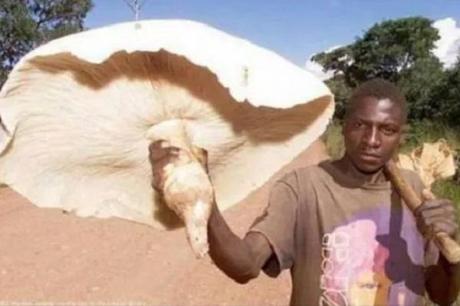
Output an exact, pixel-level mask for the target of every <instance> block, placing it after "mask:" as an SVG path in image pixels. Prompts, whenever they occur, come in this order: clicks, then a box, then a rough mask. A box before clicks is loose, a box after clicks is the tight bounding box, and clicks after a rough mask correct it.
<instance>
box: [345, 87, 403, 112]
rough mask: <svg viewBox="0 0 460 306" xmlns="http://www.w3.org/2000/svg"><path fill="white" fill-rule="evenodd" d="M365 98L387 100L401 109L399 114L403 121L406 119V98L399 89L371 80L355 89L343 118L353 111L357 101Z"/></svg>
mask: <svg viewBox="0 0 460 306" xmlns="http://www.w3.org/2000/svg"><path fill="white" fill-rule="evenodd" d="M366 97H374V98H376V99H379V100H380V99H388V100H390V101H391V102H393V103H394V104H396V105H398V106H399V107H400V108H401V113H402V116H403V118H402V119H403V121H406V119H407V107H406V98H405V97H404V95H403V94H402V93H401V90H399V88H398V87H397V86H396V85H395V84H393V83H391V82H389V81H387V80H384V79H378V78H377V79H372V80H369V81H366V82H364V83H361V84H360V85H359V86H358V87H356V88H355V89H354V90H353V92H352V94H351V97H350V99H348V102H347V104H346V107H345V118H347V117H348V115H350V114H351V113H352V112H353V110H354V105H355V104H356V102H358V101H359V100H361V99H363V98H366Z"/></svg>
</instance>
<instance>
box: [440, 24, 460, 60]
mask: <svg viewBox="0 0 460 306" xmlns="http://www.w3.org/2000/svg"><path fill="white" fill-rule="evenodd" d="M433 26H434V27H435V28H437V29H438V31H439V36H441V38H440V39H439V40H438V41H436V43H435V46H436V47H435V49H434V50H433V54H434V55H436V56H437V57H438V58H439V60H440V61H441V62H442V63H443V65H444V68H451V67H452V66H453V65H454V64H455V63H456V62H457V56H458V54H459V52H460V27H457V23H456V21H455V20H454V19H453V18H450V17H449V18H445V19H440V20H437V21H436V22H434V23H433Z"/></svg>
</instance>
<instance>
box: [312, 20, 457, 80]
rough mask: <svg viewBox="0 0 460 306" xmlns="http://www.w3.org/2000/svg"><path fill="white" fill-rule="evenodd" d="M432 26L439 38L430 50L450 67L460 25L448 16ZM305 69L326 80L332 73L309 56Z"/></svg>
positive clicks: (446, 66) (333, 48)
mask: <svg viewBox="0 0 460 306" xmlns="http://www.w3.org/2000/svg"><path fill="white" fill-rule="evenodd" d="M433 27H435V28H436V29H438V31H439V36H440V38H439V40H437V41H436V42H435V48H434V49H433V50H432V52H433V54H434V55H435V56H436V57H438V58H439V60H440V61H441V63H442V64H443V66H444V68H451V67H453V66H454V65H455V63H456V62H457V57H458V56H459V55H460V26H457V22H456V21H455V19H453V18H451V17H448V18H444V19H440V20H437V21H435V22H434V23H433ZM340 47H341V45H339V46H334V47H331V48H329V49H327V50H326V51H325V52H326V53H327V52H331V51H334V50H335V49H337V48H340ZM305 69H306V70H307V71H309V72H311V73H312V74H313V75H315V76H316V77H318V78H320V79H321V80H327V79H329V78H331V77H332V76H333V74H334V72H333V71H327V72H324V71H323V67H322V66H321V65H320V64H318V63H316V62H313V61H312V60H311V56H310V58H309V59H308V60H307V62H306V63H305Z"/></svg>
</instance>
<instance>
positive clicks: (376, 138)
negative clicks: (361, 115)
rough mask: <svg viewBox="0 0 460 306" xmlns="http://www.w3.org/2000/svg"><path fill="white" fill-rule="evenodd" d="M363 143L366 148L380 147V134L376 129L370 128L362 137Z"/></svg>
mask: <svg viewBox="0 0 460 306" xmlns="http://www.w3.org/2000/svg"><path fill="white" fill-rule="evenodd" d="M364 142H365V143H366V145H367V146H369V147H372V148H375V147H379V146H380V144H381V139H380V134H379V131H378V129H377V128H376V127H371V128H369V129H368V130H367V131H366V134H365V135H364Z"/></svg>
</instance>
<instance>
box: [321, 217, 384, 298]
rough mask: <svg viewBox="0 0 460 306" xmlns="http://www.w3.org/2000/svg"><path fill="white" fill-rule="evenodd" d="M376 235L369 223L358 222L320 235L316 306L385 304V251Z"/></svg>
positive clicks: (366, 221)
mask: <svg viewBox="0 0 460 306" xmlns="http://www.w3.org/2000/svg"><path fill="white" fill-rule="evenodd" d="M376 234H377V232H376V226H375V224H374V222H373V221H370V220H360V221H356V222H353V223H351V224H348V225H345V226H341V227H338V228H337V229H336V230H335V231H334V232H332V233H330V234H326V235H324V237H323V243H322V256H323V260H322V266H321V268H322V276H321V279H320V284H321V285H320V286H321V290H322V296H321V301H320V305H347V306H348V305H388V293H389V288H390V285H391V281H390V279H389V278H388V276H387V275H386V274H385V261H386V260H387V259H388V257H389V251H388V249H387V248H385V247H384V246H382V245H381V244H380V243H379V242H378V241H377V240H376V239H375V237H376Z"/></svg>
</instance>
